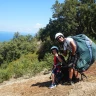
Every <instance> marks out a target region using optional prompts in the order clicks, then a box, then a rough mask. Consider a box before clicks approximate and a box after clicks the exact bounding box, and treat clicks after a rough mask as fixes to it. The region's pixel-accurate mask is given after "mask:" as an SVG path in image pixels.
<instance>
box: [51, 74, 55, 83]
mask: <svg viewBox="0 0 96 96" xmlns="http://www.w3.org/2000/svg"><path fill="white" fill-rule="evenodd" d="M54 83H55V74H54V73H52V84H54Z"/></svg>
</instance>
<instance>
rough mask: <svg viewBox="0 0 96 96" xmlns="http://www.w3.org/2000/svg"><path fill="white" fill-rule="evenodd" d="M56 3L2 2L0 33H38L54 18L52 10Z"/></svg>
mask: <svg viewBox="0 0 96 96" xmlns="http://www.w3.org/2000/svg"><path fill="white" fill-rule="evenodd" d="M55 1H56V0H0V31H9V32H17V31H18V32H28V33H32V32H34V33H36V32H37V31H38V30H39V28H41V27H45V26H46V24H48V23H49V19H50V18H52V9H51V8H52V5H53V4H54V3H55ZM58 1H59V2H60V3H62V2H63V1H64V0H58Z"/></svg>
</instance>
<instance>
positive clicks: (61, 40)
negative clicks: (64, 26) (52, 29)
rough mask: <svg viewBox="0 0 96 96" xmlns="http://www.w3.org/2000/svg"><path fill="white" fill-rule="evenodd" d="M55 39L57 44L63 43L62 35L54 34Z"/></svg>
mask: <svg viewBox="0 0 96 96" xmlns="http://www.w3.org/2000/svg"><path fill="white" fill-rule="evenodd" d="M55 39H56V40H57V41H58V42H64V35H63V34H62V33H56V35H55Z"/></svg>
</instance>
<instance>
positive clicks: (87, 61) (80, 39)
mask: <svg viewBox="0 0 96 96" xmlns="http://www.w3.org/2000/svg"><path fill="white" fill-rule="evenodd" d="M70 37H71V38H73V40H74V41H75V43H76V45H77V51H76V54H78V57H79V58H78V60H77V64H76V69H77V70H78V71H79V72H84V71H86V70H87V69H88V68H89V67H90V66H91V65H92V63H93V62H92V44H91V40H90V39H89V38H88V37H87V36H86V35H84V34H79V35H76V36H70Z"/></svg>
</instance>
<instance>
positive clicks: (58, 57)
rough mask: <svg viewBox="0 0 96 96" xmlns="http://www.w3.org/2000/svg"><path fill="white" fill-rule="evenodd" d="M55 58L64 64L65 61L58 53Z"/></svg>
mask: <svg viewBox="0 0 96 96" xmlns="http://www.w3.org/2000/svg"><path fill="white" fill-rule="evenodd" d="M55 56H56V57H57V59H58V60H59V61H60V62H63V60H62V59H61V58H60V56H59V55H58V53H56V54H55Z"/></svg>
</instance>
